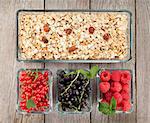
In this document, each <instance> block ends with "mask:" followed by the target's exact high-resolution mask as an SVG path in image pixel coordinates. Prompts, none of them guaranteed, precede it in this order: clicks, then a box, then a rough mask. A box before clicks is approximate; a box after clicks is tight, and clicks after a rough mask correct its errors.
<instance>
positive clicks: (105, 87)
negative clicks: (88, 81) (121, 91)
mask: <svg viewBox="0 0 150 123" xmlns="http://www.w3.org/2000/svg"><path fill="white" fill-rule="evenodd" d="M99 89H100V90H101V92H102V93H106V92H107V91H108V90H109V89H110V84H109V82H101V83H100V84H99Z"/></svg>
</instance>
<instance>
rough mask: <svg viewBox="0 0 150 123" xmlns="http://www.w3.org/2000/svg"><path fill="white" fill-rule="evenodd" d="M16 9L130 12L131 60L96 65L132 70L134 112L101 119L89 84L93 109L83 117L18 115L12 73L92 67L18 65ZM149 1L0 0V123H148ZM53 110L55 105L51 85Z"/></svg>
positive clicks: (94, 92)
mask: <svg viewBox="0 0 150 123" xmlns="http://www.w3.org/2000/svg"><path fill="white" fill-rule="evenodd" d="M18 9H43V10H44V9H111V10H112V9H115V10H116V9H119V10H120V9H125V10H129V11H131V12H132V39H133V45H132V59H131V60H130V61H129V62H127V63H117V64H98V65H99V66H100V67H103V68H128V69H132V70H133V94H134V96H133V97H134V111H133V112H132V113H131V114H127V115H126V114H118V115H115V116H112V117H110V116H109V117H108V116H104V115H102V114H100V113H99V112H98V111H97V100H96V97H97V96H96V94H97V91H96V82H95V81H93V87H94V89H93V110H92V112H91V113H88V114H84V115H62V114H58V113H57V112H56V111H53V112H51V113H49V114H48V115H20V114H18V113H16V85H17V82H16V74H17V71H18V70H19V69H20V68H49V69H50V70H51V71H52V72H53V75H55V74H56V71H57V70H58V69H63V68H81V67H82V68H86V69H88V68H90V67H91V66H93V65H95V64H66V63H22V62H17V61H16V11H17V10H18ZM149 39H150V0H0V85H1V86H0V123H149V122H150V107H149V104H150V102H149V101H150V96H149V95H150V92H149V89H150V85H149V80H150V76H149V74H150V62H149V60H150V50H149V47H150V41H149ZM53 92H54V94H53V95H54V102H53V104H54V110H55V104H56V101H55V99H56V96H55V83H54V87H53Z"/></svg>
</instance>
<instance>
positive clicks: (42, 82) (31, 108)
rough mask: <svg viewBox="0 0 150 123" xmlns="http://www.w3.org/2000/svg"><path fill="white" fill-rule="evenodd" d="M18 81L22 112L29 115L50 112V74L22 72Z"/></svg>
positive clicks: (34, 71)
mask: <svg viewBox="0 0 150 123" xmlns="http://www.w3.org/2000/svg"><path fill="white" fill-rule="evenodd" d="M18 79H19V83H18V84H19V85H18V86H19V90H18V96H19V97H18V103H19V107H20V110H21V111H24V112H28V113H29V112H45V111H47V110H49V107H50V101H49V93H50V92H49V72H48V71H47V70H45V71H44V72H42V71H38V70H22V71H20V72H19V78H18Z"/></svg>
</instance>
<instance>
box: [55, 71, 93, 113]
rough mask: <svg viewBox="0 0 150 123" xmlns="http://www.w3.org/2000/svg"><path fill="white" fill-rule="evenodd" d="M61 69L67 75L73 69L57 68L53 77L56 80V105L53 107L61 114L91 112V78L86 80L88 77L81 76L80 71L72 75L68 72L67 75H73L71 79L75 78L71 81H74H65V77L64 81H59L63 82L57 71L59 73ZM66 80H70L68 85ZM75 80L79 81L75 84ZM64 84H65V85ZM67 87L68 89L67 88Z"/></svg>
mask: <svg viewBox="0 0 150 123" xmlns="http://www.w3.org/2000/svg"><path fill="white" fill-rule="evenodd" d="M61 71H64V72H65V75H67V74H68V73H69V72H73V71H75V70H71V69H65V70H60V69H59V70H58V71H57V76H56V78H55V81H56V107H55V108H56V111H57V112H59V113H60V114H62V115H65V114H86V113H89V112H91V111H92V84H91V80H88V79H86V80H85V79H83V78H82V77H83V76H81V73H80V74H78V73H77V74H74V75H73V74H72V75H71V74H70V75H69V76H68V77H73V78H72V79H73V80H75V81H74V82H73V83H75V84H71V83H72V82H70V80H68V81H67V80H66V78H64V80H65V81H64V82H65V83H61V82H63V81H62V78H61V77H60V76H61V75H60V74H59V73H61ZM65 75H64V76H65ZM65 77H66V76H65ZM80 79H82V80H80ZM73 80H72V81H73ZM83 81H84V82H86V83H84V84H83V85H82V84H81V83H82V82H83ZM67 82H70V83H69V85H68V84H67ZM77 82H79V83H78V85H77ZM64 85H67V86H66V87H65V86H64ZM70 85H71V86H70ZM74 86H75V88H74ZM68 87H69V89H68V90H67V88H68ZM63 88H64V89H63ZM66 90H67V91H66ZM65 91H66V92H65ZM64 92H65V93H64ZM77 92H78V93H77ZM85 92H87V93H85ZM62 93H63V95H62ZM86 96H87V97H86ZM72 99H73V100H72ZM83 99H84V100H83ZM82 104H83V105H82Z"/></svg>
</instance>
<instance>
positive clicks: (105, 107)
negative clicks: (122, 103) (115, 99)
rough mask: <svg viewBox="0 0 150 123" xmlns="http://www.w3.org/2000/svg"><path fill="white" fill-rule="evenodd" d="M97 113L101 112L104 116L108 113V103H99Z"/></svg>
mask: <svg viewBox="0 0 150 123" xmlns="http://www.w3.org/2000/svg"><path fill="white" fill-rule="evenodd" d="M98 109H99V111H101V112H102V113H104V114H107V113H109V111H110V110H109V104H108V103H103V102H102V103H100V102H99V107H98Z"/></svg>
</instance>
